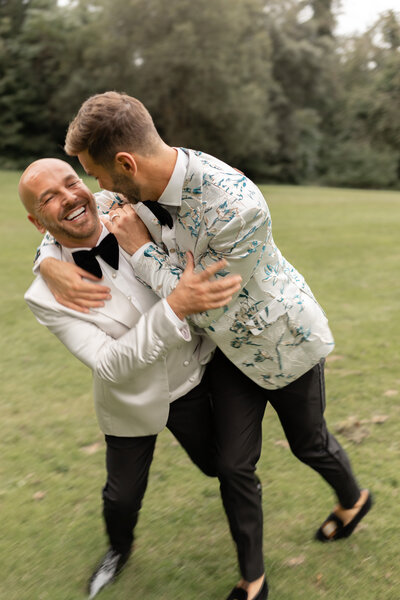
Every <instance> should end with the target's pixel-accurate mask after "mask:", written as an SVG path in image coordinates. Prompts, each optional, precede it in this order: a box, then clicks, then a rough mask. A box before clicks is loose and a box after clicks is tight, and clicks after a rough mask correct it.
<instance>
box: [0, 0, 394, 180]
mask: <svg viewBox="0 0 400 600" xmlns="http://www.w3.org/2000/svg"><path fill="white" fill-rule="evenodd" d="M339 9H340V0H213V1H212V2H211V1H210V0H197V1H196V3H195V4H194V3H193V2H191V1H190V0H169V1H168V2H165V1H164V0H74V1H72V0H71V1H70V2H67V3H65V2H63V3H62V4H59V3H58V2H57V0H0V34H1V38H0V127H1V131H2V136H1V138H0V166H2V167H12V166H18V167H23V166H25V165H26V164H27V163H28V162H29V161H31V160H33V159H35V158H39V157H41V156H46V155H53V156H62V155H63V143H64V137H65V131H66V128H67V125H68V122H69V121H70V119H71V118H72V117H73V116H74V114H75V113H76V111H77V110H78V108H79V106H80V105H81V103H82V101H83V100H85V99H86V98H87V97H88V96H90V95H92V94H95V93H99V92H103V91H106V90H109V89H116V90H121V91H126V92H127V93H129V94H131V95H134V96H137V97H139V98H140V99H141V100H142V101H143V102H144V103H145V104H146V106H148V108H149V110H150V112H151V113H152V115H153V117H154V120H155V122H156V125H157V127H158V128H159V130H160V133H161V135H162V136H163V137H164V139H165V140H166V141H167V142H168V143H170V144H172V145H176V146H189V147H192V148H198V149H201V150H204V151H206V152H210V153H211V154H215V155H217V156H218V157H220V158H221V159H223V160H226V161H227V162H229V163H231V164H234V165H235V166H236V167H238V168H240V169H242V170H243V171H245V172H246V174H248V175H249V176H251V177H252V178H257V179H263V180H266V181H280V182H292V183H301V182H318V181H319V182H324V183H327V184H333V185H334V184H338V185H342V184H343V185H351V186H359V185H362V186H366V187H371V186H372V187H399V186H400V150H399V148H400V143H399V142H400V112H399V110H398V106H399V95H400V54H399V45H400V18H399V13H395V12H393V11H389V12H387V13H386V14H384V15H383V16H382V17H381V18H380V19H379V20H378V22H377V23H376V24H375V25H374V26H373V27H372V28H371V29H370V30H369V31H367V32H366V33H365V34H363V35H360V36H358V37H354V38H348V39H346V38H344V39H340V38H336V37H335V29H334V26H335V15H336V13H337V11H338V10H339ZM358 145H359V149H357V146H358ZM343 149H345V152H344V153H343V152H342V151H343ZM357 153H359V158H358V159H357ZM375 156H376V157H380V158H378V163H379V168H378V163H377V165H376V168H373V169H370V165H371V163H372V162H373V161H374V157H375Z"/></svg>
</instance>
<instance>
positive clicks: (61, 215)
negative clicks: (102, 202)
mask: <svg viewBox="0 0 400 600" xmlns="http://www.w3.org/2000/svg"><path fill="white" fill-rule="evenodd" d="M19 193H20V197H21V200H22V202H23V203H24V205H25V207H26V209H27V211H28V213H29V214H28V219H29V220H30V221H31V222H32V223H33V224H34V225H35V226H36V227H37V228H38V229H39V231H41V232H42V233H44V232H45V231H46V230H47V231H49V232H50V233H51V234H52V235H53V236H54V237H55V239H56V240H57V241H58V242H59V243H60V244H62V245H63V246H67V247H71V248H73V247H75V248H77V247H80V246H87V247H92V246H94V245H95V244H96V242H97V239H98V236H99V235H100V232H101V223H100V220H99V217H98V214H97V210H96V204H95V201H94V197H93V194H92V193H91V192H90V190H89V189H88V188H87V187H86V185H85V184H84V183H83V182H82V180H81V179H80V178H79V177H78V175H77V174H76V173H75V171H74V170H73V168H72V167H71V166H70V165H69V164H68V163H66V162H64V161H62V160H58V159H41V160H38V161H36V162H34V163H32V164H31V165H30V166H29V167H28V169H27V170H26V171H25V173H24V174H23V175H22V177H21V181H20V185H19Z"/></svg>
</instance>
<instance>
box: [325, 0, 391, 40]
mask: <svg viewBox="0 0 400 600" xmlns="http://www.w3.org/2000/svg"><path fill="white" fill-rule="evenodd" d="M342 6H343V8H342V14H341V15H340V16H339V19H338V27H337V30H336V32H337V33H339V34H351V33H355V32H356V33H360V32H363V31H365V30H366V29H367V28H368V27H369V26H370V25H373V24H374V22H375V21H376V19H377V17H378V16H379V14H380V13H382V12H385V11H387V10H390V9H392V10H395V11H399V12H400V0H342Z"/></svg>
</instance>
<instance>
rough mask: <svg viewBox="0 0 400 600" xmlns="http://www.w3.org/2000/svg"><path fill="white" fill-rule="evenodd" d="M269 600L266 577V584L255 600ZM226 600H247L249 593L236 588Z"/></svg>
mask: <svg viewBox="0 0 400 600" xmlns="http://www.w3.org/2000/svg"><path fill="white" fill-rule="evenodd" d="M267 598H268V583H267V580H266V578H265V577H264V582H263V584H262V586H261V589H260V591H259V592H258V594H257V596H254V598H253V600H267ZM226 600H247V592H246V590H244V589H243V588H238V587H234V588H233V590H232V591H231V593H230V594H229V596H228V597H227V599H226Z"/></svg>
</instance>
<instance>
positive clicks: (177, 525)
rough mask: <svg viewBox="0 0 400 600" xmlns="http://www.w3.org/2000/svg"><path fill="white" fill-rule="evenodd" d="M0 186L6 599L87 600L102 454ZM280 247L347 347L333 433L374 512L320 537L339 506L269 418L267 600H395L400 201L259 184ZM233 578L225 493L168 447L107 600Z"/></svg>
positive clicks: (32, 243) (157, 595)
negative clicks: (346, 531) (32, 291)
mask: <svg viewBox="0 0 400 600" xmlns="http://www.w3.org/2000/svg"><path fill="white" fill-rule="evenodd" d="M17 179H18V175H17V173H0V189H1V198H2V201H1V206H0V211H1V218H0V231H1V237H0V243H1V252H0V262H1V286H0V294H1V331H2V346H1V353H2V356H1V367H0V368H1V373H0V375H1V382H2V393H1V397H0V402H1V423H2V434H1V438H0V439H1V460H0V509H1V513H0V514H1V526H0V527H1V533H0V581H1V583H2V584H1V586H0V599H1V600H45V599H49V600H79V599H80V598H82V599H83V598H85V597H86V595H85V585H86V580H87V578H88V576H89V575H90V572H91V569H92V567H93V566H94V565H95V563H96V562H97V560H98V558H99V557H100V556H101V554H102V553H103V551H104V549H105V547H106V540H105V536H104V532H103V524H102V520H101V496H100V494H101V487H102V484H103V481H104V445H103V441H102V435H101V434H100V432H99V430H98V427H97V423H96V420H95V416H94V410H93V407H92V399H91V389H90V388H91V383H90V379H91V377H90V373H89V371H88V370H87V369H86V368H85V367H84V366H83V365H81V364H80V363H79V362H78V361H77V360H76V359H74V358H73V357H72V356H70V355H69V354H68V352H67V351H66V350H65V349H64V348H63V347H62V346H61V344H60V343H59V342H58V340H56V339H55V338H54V337H53V336H51V334H49V333H48V332H47V330H45V328H43V327H41V326H39V324H38V323H37V322H36V320H35V318H34V317H33V315H32V314H31V313H30V311H29V310H28V308H27V307H26V306H25V304H24V301H23V294H24V291H25V290H26V288H27V287H28V285H29V283H30V282H31V280H32V273H31V264H32V259H33V256H34V249H35V247H36V246H37V245H38V243H39V242H40V236H39V234H38V232H37V231H36V230H35V229H34V228H33V227H32V226H31V225H30V224H29V223H28V221H27V220H26V217H25V213H24V210H23V208H22V206H21V205H20V203H19V201H18V199H17V192H16V186H17ZM265 194H266V197H267V199H268V202H269V205H270V208H271V212H272V218H273V225H274V228H273V230H274V237H275V241H276V242H277V244H278V246H279V247H280V248H281V250H282V252H283V254H284V255H285V256H286V258H287V259H288V260H289V261H291V262H292V263H293V264H294V265H295V266H296V267H297V268H298V269H299V270H300V271H301V272H302V273H303V274H304V275H305V277H306V279H307V280H308V282H309V283H310V285H311V288H312V289H313V291H314V293H315V295H316V297H317V298H318V300H319V301H320V302H321V304H322V306H323V307H324V309H325V310H326V312H327V315H328V317H329V320H330V325H331V328H332V330H333V333H334V335H335V339H336V348H335V350H334V352H333V356H331V358H330V359H329V360H328V363H327V399H328V406H327V420H328V423H329V424H330V428H331V429H332V431H334V432H337V431H339V430H340V431H339V432H338V433H337V437H338V438H339V440H340V441H341V443H342V444H343V445H344V447H345V448H346V449H347V451H348V452H349V454H350V456H351V459H352V463H353V466H354V469H355V471H356V473H357V474H358V477H359V480H360V483H361V484H362V485H364V486H368V487H370V488H371V489H372V491H373V492H374V496H375V501H376V504H375V507H374V509H373V510H372V511H371V513H370V515H369V516H368V517H367V518H366V519H365V521H363V522H362V524H361V525H360V527H359V529H358V530H357V532H356V533H355V534H354V535H353V536H352V537H351V538H350V539H349V540H347V541H342V542H338V543H336V544H331V545H329V544H328V545H322V544H319V543H317V542H315V541H313V533H314V531H315V529H316V528H317V527H318V526H319V525H320V522H321V521H322V520H323V519H324V518H325V517H326V516H327V515H328V514H329V512H330V511H331V508H332V506H333V503H334V498H333V495H332V493H331V491H330V489H329V488H328V487H327V485H326V484H325V483H324V482H323V481H322V480H320V478H319V477H318V476H317V475H316V474H314V473H313V472H311V470H309V469H308V468H307V467H305V466H303V465H302V464H300V463H299V462H298V461H297V460H296V459H295V458H293V457H292V455H291V454H290V451H289V450H288V449H287V448H286V446H285V443H284V436H283V434H282V431H281V428H280V425H279V423H278V420H277V418H276V416H275V414H274V412H273V411H272V410H271V409H267V412H266V416H265V421H264V448H263V456H262V458H261V460H260V463H259V476H260V478H261V480H262V482H263V506H264V517H265V529H264V542H265V554H266V566H267V573H268V577H269V583H270V588H271V592H270V598H271V600H314V599H320V598H321V599H325V600H359V599H362V600H399V598H400V572H399V566H398V563H399V538H400V508H399V505H400V494H399V489H400V488H399V485H400V474H399V467H400V461H399V458H400V437H399V413H400V411H399V400H400V371H399V359H400V352H399V339H400V315H399V312H400V311H399V297H398V295H397V294H398V293H399V290H400V286H399V275H398V274H399V267H400V244H399V230H400V194H399V193H391V192H375V191H357V190H339V189H323V188H313V187H301V188H297V187H282V186H280V187H273V186H266V187H265ZM237 577H238V574H237V567H236V560H235V554H234V549H233V546H232V542H231V539H230V536H229V533H228V528H227V524H226V521H225V517H224V513H223V510H222V507H221V503H220V499H219V492H218V485H217V482H216V481H214V480H211V479H207V478H205V477H204V476H202V475H201V473H200V472H197V471H196V469H195V468H194V467H193V466H192V465H191V464H190V462H189V460H188V459H187V457H186V455H185V454H184V453H183V451H182V450H181V448H180V447H179V446H178V445H177V444H176V443H175V441H174V439H173V438H172V436H171V435H170V433H169V432H168V431H164V432H163V433H162V434H160V436H159V440H158V445H157V450H156V455H155V459H154V463H153V466H152V470H151V477H150V482H149V488H148V491H147V494H146V497H145V502H144V506H143V510H142V514H141V518H140V521H139V525H138V528H137V542H136V550H135V553H134V556H133V558H132V560H131V561H130V563H129V565H128V566H127V568H126V570H125V571H124V573H123V574H122V575H121V578H120V580H119V581H118V583H117V584H116V585H114V586H111V587H110V588H109V589H108V590H105V591H104V592H103V593H102V594H101V596H99V597H101V598H103V599H104V600H117V599H118V600H120V599H125V598H126V599H131V600H135V599H137V600H197V599H199V600H200V599H204V600H223V599H224V598H225V597H226V596H227V595H228V592H229V590H230V588H231V587H232V586H233V584H234V583H235V581H236V579H237Z"/></svg>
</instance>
